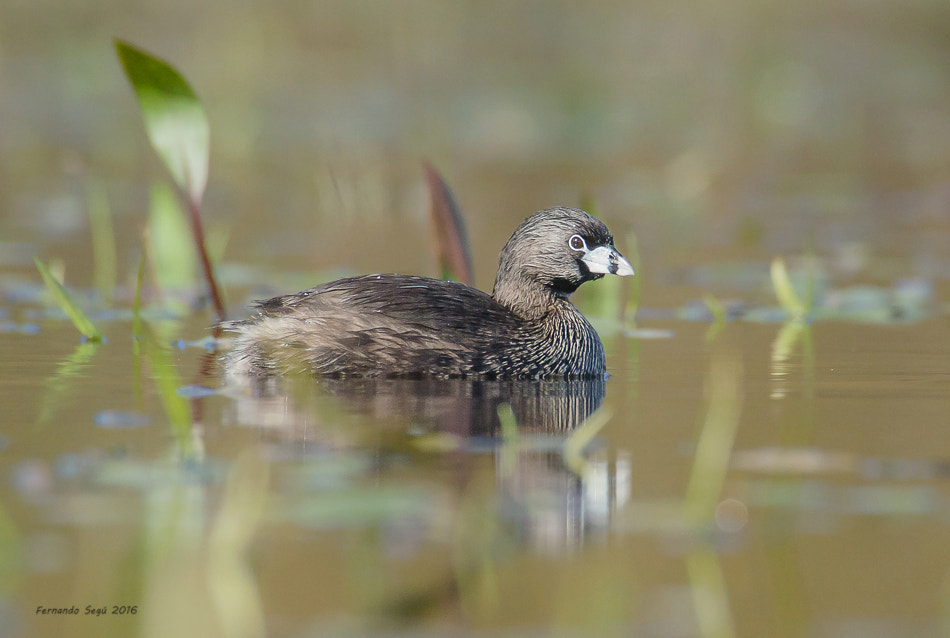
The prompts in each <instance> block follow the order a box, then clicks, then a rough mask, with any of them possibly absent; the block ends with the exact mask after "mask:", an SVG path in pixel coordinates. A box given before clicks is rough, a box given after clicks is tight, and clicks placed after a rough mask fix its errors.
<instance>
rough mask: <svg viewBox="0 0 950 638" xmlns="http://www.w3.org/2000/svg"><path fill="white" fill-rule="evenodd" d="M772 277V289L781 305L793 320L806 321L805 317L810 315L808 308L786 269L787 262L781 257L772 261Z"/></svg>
mask: <svg viewBox="0 0 950 638" xmlns="http://www.w3.org/2000/svg"><path fill="white" fill-rule="evenodd" d="M771 275H772V287H773V288H774V289H775V296H776V297H777V298H778V302H779V304H781V306H782V308H784V309H785V311H786V312H787V313H788V314H789V315H791V316H792V319H796V320H801V319H804V317H805V315H806V314H808V306H807V304H806V302H805V301H802V298H801V297H799V296H798V293H797V292H795V288H794V286H792V280H791V278H790V277H789V276H788V270H787V269H786V268H785V261H783V260H782V259H781V258H780V257H776V258H775V259H773V260H772V268H771Z"/></svg>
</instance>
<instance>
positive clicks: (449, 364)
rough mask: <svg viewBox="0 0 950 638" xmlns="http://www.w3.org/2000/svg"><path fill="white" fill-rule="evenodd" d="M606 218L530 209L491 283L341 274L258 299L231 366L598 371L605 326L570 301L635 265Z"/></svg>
mask: <svg viewBox="0 0 950 638" xmlns="http://www.w3.org/2000/svg"><path fill="white" fill-rule="evenodd" d="M613 244H614V242H613V237H611V235H610V231H609V230H607V226H605V225H604V223H603V222H601V221H600V220H598V219H596V218H595V217H592V216H591V215H589V214H587V213H585V212H584V211H582V210H577V209H574V208H552V209H549V210H544V211H541V212H539V213H535V214H534V215H532V216H531V217H528V218H527V219H526V220H524V222H522V223H521V225H520V226H518V228H517V229H516V230H515V232H514V234H512V236H511V238H510V239H509V240H508V243H506V244H505V247H504V248H503V249H502V251H501V256H500V258H499V264H498V275H497V276H496V278H495V287H494V289H493V291H492V294H491V295H487V294H485V293H484V292H482V291H480V290H476V289H474V288H471V287H469V286H466V285H464V284H460V283H456V282H451V281H440V280H438V279H430V278H428V277H416V276H410V275H365V276H362V277H350V278H346V279H340V280H337V281H332V282H330V283H327V284H323V285H321V286H317V287H315V288H311V289H309V290H305V291H303V292H300V293H297V294H295V295H285V296H282V297H274V298H273V299H269V300H267V301H263V302H260V303H259V304H258V308H259V313H258V314H257V315H256V316H253V317H250V318H248V319H246V320H244V321H235V322H227V323H225V324H223V327H224V328H225V329H227V330H230V331H233V332H236V333H237V336H236V338H235V339H234V347H233V349H232V350H231V351H230V352H229V353H228V354H227V355H226V365H227V369H228V371H229V372H231V373H249V374H270V373H298V372H304V373H313V374H318V375H325V376H357V377H360V376H361V377H427V376H437V377H459V376H473V377H486V378H497V377H507V378H553V377H565V378H581V377H585V378H590V377H599V376H600V377H602V376H603V375H604V374H605V373H606V364H605V357H604V346H603V344H602V343H601V342H600V337H598V336H597V332H596V331H595V330H594V328H593V327H592V326H591V325H590V323H588V321H587V320H586V319H585V318H584V316H583V315H582V314H581V313H580V311H579V310H577V308H575V307H574V305H573V304H571V302H570V301H569V297H570V295H571V293H573V292H574V291H575V290H576V289H577V287H578V286H580V285H581V284H582V283H584V282H585V281H591V280H594V279H600V278H601V277H603V276H604V275H605V274H608V273H609V274H614V275H621V276H625V275H632V274H633V267H631V266H630V263H629V262H628V261H627V260H626V259H624V257H623V256H622V255H621V254H620V253H619V252H618V251H617V249H616V248H614V245H613Z"/></svg>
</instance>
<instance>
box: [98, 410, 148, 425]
mask: <svg viewBox="0 0 950 638" xmlns="http://www.w3.org/2000/svg"><path fill="white" fill-rule="evenodd" d="M92 420H93V423H95V424H96V425H97V426H98V427H100V428H105V429H107V430H127V429H131V428H143V427H145V426H147V425H148V424H149V417H148V415H147V414H142V413H141V412H132V411H130V410H100V411H99V412H96V415H95V416H94V417H93V419H92Z"/></svg>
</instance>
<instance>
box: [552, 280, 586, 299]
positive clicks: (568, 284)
mask: <svg viewBox="0 0 950 638" xmlns="http://www.w3.org/2000/svg"><path fill="white" fill-rule="evenodd" d="M581 283H582V282H574V281H571V280H570V279H560V278H558V279H555V280H554V281H552V282H551V288H553V289H554V290H555V292H559V293H562V294H565V295H570V294H571V293H573V292H574V291H575V290H577V287H578V286H580V285H581Z"/></svg>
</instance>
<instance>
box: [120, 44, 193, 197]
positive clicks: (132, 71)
mask: <svg viewBox="0 0 950 638" xmlns="http://www.w3.org/2000/svg"><path fill="white" fill-rule="evenodd" d="M115 47H116V52H117V53H118V55H119V59H120V60H121V62H122V67H123V68H124V69H125V74H126V76H127V77H128V78H129V81H130V82H131V83H132V88H133V89H135V95H136V97H137V98H138V101H139V106H140V107H141V110H142V119H143V120H144V121H145V131H146V133H147V134H148V139H149V141H150V142H151V143H152V147H153V148H154V149H155V152H156V153H158V156H159V157H160V158H161V160H162V162H163V163H164V164H165V167H166V168H167V169H168V172H169V173H171V176H172V178H173V179H174V180H175V182H176V183H177V184H178V186H179V187H180V188H181V189H182V191H184V192H185V193H186V194H187V195H188V197H189V198H190V199H191V201H192V203H193V204H194V205H195V206H200V204H201V199H202V196H203V195H204V190H205V185H206V184H207V182H208V152H209V151H208V148H209V136H210V133H209V127H208V118H207V117H206V116H205V112H204V109H203V108H202V106H201V102H199V101H198V98H197V97H196V96H195V93H194V91H192V90H191V87H190V86H188V83H187V82H186V81H185V79H184V78H183V77H182V76H181V75H180V74H179V73H178V72H177V71H176V70H175V69H174V68H172V67H171V65H169V64H168V63H167V62H164V61H162V60H160V59H158V58H156V57H153V56H151V55H149V54H148V53H146V52H144V51H142V50H141V49H137V48H135V47H133V46H132V45H130V44H128V43H126V42H122V41H121V40H116V43H115Z"/></svg>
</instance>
